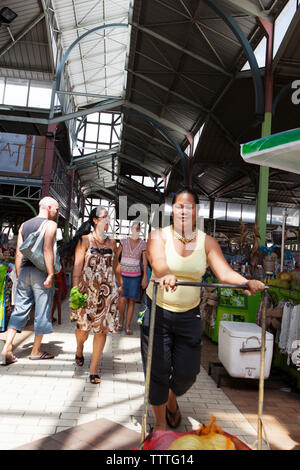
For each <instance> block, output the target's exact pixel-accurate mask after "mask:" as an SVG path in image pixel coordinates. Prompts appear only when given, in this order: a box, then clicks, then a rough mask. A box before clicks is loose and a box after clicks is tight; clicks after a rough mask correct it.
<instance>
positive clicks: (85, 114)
mask: <svg viewBox="0 0 300 470" xmlns="http://www.w3.org/2000/svg"><path fill="white" fill-rule="evenodd" d="M5 7H7V8H9V9H11V10H12V12H14V13H15V15H17V16H15V18H14V19H12V21H11V23H9V24H4V23H3V24H2V25H1V26H0V108H1V109H0V131H1V132H3V133H19V134H28V135H38V136H45V135H47V132H48V133H49V125H53V124H56V125H57V130H56V132H57V133H56V143H55V144H56V147H57V149H58V151H59V152H60V155H61V156H62V159H64V161H65V162H66V164H67V165H68V168H73V169H75V171H76V174H77V175H78V177H79V179H80V182H81V191H82V192H83V194H84V195H85V196H89V197H99V198H106V199H109V200H111V201H117V200H118V198H119V196H124V195H126V196H127V197H128V199H129V202H143V203H145V202H146V203H148V204H151V203H160V202H161V201H162V197H163V193H164V192H167V193H172V192H173V191H175V190H177V189H178V186H179V185H180V184H182V183H184V182H185V180H186V179H187V178H188V180H189V181H188V182H189V183H190V184H193V186H194V187H195V188H196V190H197V191H198V193H199V195H200V198H201V199H202V200H203V201H207V202H208V201H211V200H216V201H223V202H224V201H225V202H226V201H227V202H232V200H233V199H235V200H238V201H239V202H241V203H250V204H251V203H252V204H254V202H255V198H256V194H257V190H258V181H259V167H258V166H257V165H249V164H247V163H246V162H245V161H244V160H243V158H242V157H241V155H240V145H241V144H242V143H245V142H251V141H255V140H257V139H259V138H260V137H261V122H262V118H263V114H264V85H265V83H264V82H265V79H264V73H265V70H264V66H265V60H264V56H265V44H266V39H265V36H264V30H263V28H262V26H261V24H260V23H259V21H258V18H261V19H262V20H263V21H267V22H270V23H273V24H274V27H275V38H274V58H273V75H274V104H275V105H276V106H274V110H273V116H272V133H274V134H275V133H281V132H284V131H287V130H290V129H296V128H299V127H300V119H299V106H297V105H296V104H294V103H293V100H292V99H291V95H292V93H293V92H294V89H293V88H292V83H293V82H294V81H295V80H297V79H298V78H299V76H298V75H299V63H300V62H299V61H300V40H299V39H300V28H299V22H300V9H299V1H298V0H251V1H250V0H201V1H200V0H151V1H149V0H89V1H86V0H26V1H25V2H24V1H21V0H9V2H8V1H7V0H0V10H1V8H5ZM253 51H254V52H255V54H254V55H253ZM254 57H256V59H254ZM249 67H251V70H250V69H249ZM16 90H19V93H17V91H16ZM275 101H276V102H275ZM108 126H109V127H110V129H111V132H110V131H109V130H108ZM48 135H49V134H48ZM191 143H193V145H191ZM256 163H258V162H256ZM285 170H287V171H283V170H282V169H281V167H280V168H279V167H278V168H276V167H273V168H272V169H271V171H270V183H269V185H270V186H269V187H270V191H269V203H270V204H271V205H279V206H282V207H283V206H284V207H293V208H296V207H298V206H299V198H300V189H299V188H300V177H299V175H298V174H296V172H295V171H294V167H290V168H285ZM138 177H142V178H143V181H150V185H146V184H141V183H139V182H138V179H137V178H138ZM146 179H147V180H146ZM162 181H163V185H162V184H161V182H162ZM251 200H252V201H251Z"/></svg>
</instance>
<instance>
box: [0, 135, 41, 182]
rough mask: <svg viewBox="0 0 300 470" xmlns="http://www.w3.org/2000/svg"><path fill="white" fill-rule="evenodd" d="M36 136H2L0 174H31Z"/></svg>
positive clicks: (0, 141) (0, 140)
mask: <svg viewBox="0 0 300 470" xmlns="http://www.w3.org/2000/svg"><path fill="white" fill-rule="evenodd" d="M34 144H35V136H32V135H23V134H10V133H4V132H3V133H1V134H0V172H2V173H3V172H8V173H21V174H31V172H32V163H33V155H34Z"/></svg>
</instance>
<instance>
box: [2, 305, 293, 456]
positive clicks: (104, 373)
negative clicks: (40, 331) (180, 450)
mask: <svg viewBox="0 0 300 470" xmlns="http://www.w3.org/2000/svg"><path fill="white" fill-rule="evenodd" d="M137 307H138V306H137ZM138 333H139V332H138V327H137V326H136V327H135V328H134V335H133V336H126V335H125V334H124V332H122V333H118V334H116V335H110V336H108V338H107V343H106V346H105V350H104V354H103V358H102V361H101V377H102V383H101V385H100V386H95V385H92V384H90V383H89V379H88V375H89V371H88V366H89V360H90V357H91V351H92V338H89V340H88V341H87V343H86V347H85V364H84V367H83V368H80V367H78V366H76V365H75V363H74V351H75V337H74V324H71V323H70V322H69V320H68V304H67V301H66V302H65V303H64V309H63V323H62V325H57V324H55V325H54V333H53V334H52V335H50V336H48V337H45V343H44V345H43V346H44V348H45V349H46V350H47V351H49V352H52V353H53V354H55V356H56V357H55V359H54V360H48V361H37V362H32V361H30V360H29V359H28V354H29V352H30V348H31V346H32V336H31V337H28V338H26V339H25V340H24V341H23V343H21V344H19V345H18V346H17V347H16V349H15V354H16V356H17V357H18V359H19V360H18V363H16V364H13V365H10V366H8V367H1V368H0V374H1V375H0V389H1V400H0V433H1V440H0V449H13V448H26V449H31V448H35V449H36V448H39V449H40V448H43V449H46V448H47V449H62V448H68V449H74V448H76V449H86V448H88V449H91V448H94V449H96V448H97V449H98V448H102V449H104V448H106V449H107V450H109V449H117V448H120V449H121V448H122V449H124V448H128V449H130V448H131V446H132V445H134V444H135V445H136V443H137V442H139V437H140V431H141V420H142V416H143V413H144V407H143V400H144V375H143V371H142V365H141V358H140V341H139V334H138ZM216 354H217V347H216V345H214V344H213V343H211V342H210V341H209V340H207V339H204V348H203V355H202V358H203V365H204V367H203V368H202V370H201V373H200V374H199V376H198V378H197V381H196V383H195V384H194V386H193V387H192V388H191V389H190V390H189V392H188V393H187V394H186V395H184V396H183V397H181V398H180V399H179V405H180V408H181V411H182V414H183V419H182V423H181V425H180V428H178V431H179V432H183V431H186V430H189V429H192V428H193V427H195V426H197V423H198V422H203V423H207V422H209V417H210V415H214V416H216V418H217V420H218V424H219V425H220V426H222V427H223V428H224V429H225V430H226V431H227V432H230V433H232V434H235V435H237V436H238V437H240V438H241V439H242V440H243V441H245V442H246V443H248V444H249V445H252V444H254V442H255V441H256V421H255V418H256V400H257V390H251V389H249V388H248V387H244V385H243V386H242V385H240V388H235V387H233V386H232V384H231V383H230V382H229V381H226V382H225V381H224V387H223V385H222V389H218V388H217V387H216V383H215V381H214V380H213V378H212V377H210V376H208V374H207V371H206V368H207V364H208V362H209V361H210V360H215V359H216ZM243 387H244V389H243ZM278 393H279V392H278ZM280 393H281V394H282V393H283V392H280ZM291 398H292V395H291V394H284V395H283V397H282V398H281V399H282V405H281V404H280V403H279V402H278V409H279V411H280V412H281V411H282V409H283V411H282V416H281V418H282V419H279V416H278V418H277V415H274V416H276V418H275V419H276V423H275V422H274V421H272V420H270V422H269V420H268V419H267V420H265V423H266V427H267V425H268V426H271V433H269V429H267V432H268V437H269V440H270V441H271V444H272V446H274V443H275V444H276V445H277V447H276V445H275V446H274V448H282V449H293V448H295V446H296V445H297V440H296V439H297V437H299V429H300V426H299V423H298V424H296V414H297V409H295V406H296V403H297V401H298V399H299V396H297V394H296V396H295V397H293V400H294V399H295V401H293V406H292V404H291V403H292V402H290V401H289V400H291ZM275 400H276V399H275ZM267 401H268V397H267ZM287 403H289V405H288V404H287ZM273 405H274V400H273ZM283 405H284V407H283ZM268 406H272V400H271V401H269V402H266V404H265V412H266V413H268V414H267V415H266V417H267V416H269V415H270V416H273V413H271V411H268V408H267V407H268ZM287 407H289V409H290V412H291V414H293V416H294V425H293V426H294V427H295V429H294V428H291V427H290V422H289V423H286V424H284V420H286V419H287V415H286V408H287ZM148 423H149V425H151V424H152V423H153V418H152V416H151V415H150V417H149V419H148ZM278 423H279V424H278ZM275 424H276V426H275ZM269 434H272V440H271V439H270V436H269ZM277 435H278V439H277ZM274 436H275V437H274ZM264 448H267V446H266V445H264Z"/></svg>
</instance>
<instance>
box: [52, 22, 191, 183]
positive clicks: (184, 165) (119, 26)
mask: <svg viewBox="0 0 300 470" xmlns="http://www.w3.org/2000/svg"><path fill="white" fill-rule="evenodd" d="M116 27H117V28H124V27H126V28H128V24H124V23H112V24H106V25H100V26H96V27H95V28H92V29H90V30H89V31H86V32H85V33H83V34H82V35H80V36H79V37H78V38H77V39H75V41H73V42H72V44H71V45H70V46H69V47H68V49H67V51H66V52H65V54H64V55H63V57H62V59H61V62H60V64H59V67H58V72H57V77H56V84H55V90H56V91H59V88H60V81H61V76H62V72H63V69H64V65H65V63H66V61H67V59H68V57H69V55H70V53H71V51H72V49H73V48H74V47H75V46H76V45H77V44H78V43H79V42H80V41H81V40H82V39H83V38H85V37H86V36H88V35H89V34H92V33H94V32H96V31H99V30H101V29H107V28H116ZM127 112H130V113H132V114H136V115H138V116H140V117H142V118H143V119H146V120H148V121H149V122H151V123H152V124H153V125H154V126H155V127H158V128H159V129H160V130H161V131H162V132H163V133H164V134H165V135H166V136H167V138H168V139H169V140H170V141H171V142H172V143H173V145H174V146H175V148H176V149H177V151H178V153H179V156H180V159H181V162H182V166H183V171H184V181H185V184H188V182H189V175H188V167H187V163H186V158H185V155H184V153H183V152H182V150H181V148H180V146H179V145H178V143H177V142H176V140H175V139H174V138H173V136H172V135H171V134H170V133H169V132H168V131H167V129H166V128H165V127H164V126H163V125H162V124H160V123H159V122H158V121H156V120H155V119H153V118H150V117H149V116H146V115H145V114H143V113H140V112H137V111H133V110H127ZM77 131H78V132H79V127H78V128H77Z"/></svg>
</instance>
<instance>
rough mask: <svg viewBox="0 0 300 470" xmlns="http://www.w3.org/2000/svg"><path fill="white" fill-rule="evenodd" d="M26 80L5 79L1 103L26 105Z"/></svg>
mask: <svg viewBox="0 0 300 470" xmlns="http://www.w3.org/2000/svg"><path fill="white" fill-rule="evenodd" d="M28 84H29V82H28V80H15V79H12V78H7V79H6V84H5V90H4V98H3V104H8V105H13V106H26V104H27V95H28Z"/></svg>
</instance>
